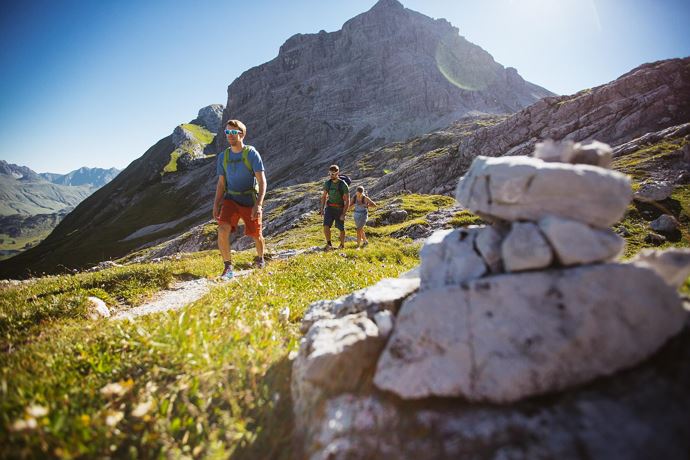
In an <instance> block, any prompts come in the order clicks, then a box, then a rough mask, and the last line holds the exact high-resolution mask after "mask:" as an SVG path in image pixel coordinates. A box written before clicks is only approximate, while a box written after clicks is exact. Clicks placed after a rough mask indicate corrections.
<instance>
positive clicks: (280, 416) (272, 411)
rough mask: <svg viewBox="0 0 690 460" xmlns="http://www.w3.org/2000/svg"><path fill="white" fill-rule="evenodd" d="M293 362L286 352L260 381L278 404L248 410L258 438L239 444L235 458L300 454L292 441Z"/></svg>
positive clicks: (284, 458) (281, 459)
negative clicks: (296, 452) (295, 451)
mask: <svg viewBox="0 0 690 460" xmlns="http://www.w3.org/2000/svg"><path fill="white" fill-rule="evenodd" d="M291 373H292V362H291V361H290V360H288V358H287V356H284V357H283V358H282V359H281V360H280V361H278V362H277V363H275V364H274V365H273V366H271V367H270V368H269V369H268V371H267V372H266V375H265V376H264V378H263V379H262V380H261V381H260V382H257V383H258V385H259V386H260V387H264V388H266V390H267V392H268V395H270V396H271V397H273V398H274V401H275V400H276V399H277V402H276V403H275V404H263V405H262V407H260V408H258V409H255V410H253V411H251V412H249V413H248V414H247V416H248V417H250V418H251V419H252V420H253V421H254V422H253V423H252V425H250V426H249V427H248V428H249V429H251V430H252V431H254V430H256V431H257V435H256V438H255V439H254V440H253V441H252V442H251V443H248V444H246V445H244V446H241V447H239V448H238V449H237V450H236V451H235V453H234V454H233V456H232V457H231V458H232V459H233V460H245V459H246V460H254V459H272V460H292V459H296V458H298V456H297V454H295V453H294V452H293V451H294V446H293V443H292V430H293V413H292V398H291V396H290V376H291Z"/></svg>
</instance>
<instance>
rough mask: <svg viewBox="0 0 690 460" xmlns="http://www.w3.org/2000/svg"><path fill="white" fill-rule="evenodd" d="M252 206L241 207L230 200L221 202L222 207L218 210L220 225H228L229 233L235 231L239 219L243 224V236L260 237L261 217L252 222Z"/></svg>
mask: <svg viewBox="0 0 690 460" xmlns="http://www.w3.org/2000/svg"><path fill="white" fill-rule="evenodd" d="M252 208H253V206H242V205H239V204H237V203H235V202H234V201H232V200H223V207H222V208H221V210H220V218H219V219H218V221H219V222H221V223H226V224H230V227H231V228H232V230H231V231H233V232H234V231H235V229H236V228H237V224H238V222H239V220H240V219H242V221H243V222H244V234H245V235H248V236H251V237H253V238H258V237H259V235H261V217H259V218H258V219H257V220H252Z"/></svg>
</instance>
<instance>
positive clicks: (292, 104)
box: [216, 1, 551, 184]
mask: <svg viewBox="0 0 690 460" xmlns="http://www.w3.org/2000/svg"><path fill="white" fill-rule="evenodd" d="M420 88H421V89H420ZM550 94H551V93H549V92H548V91H546V90H545V89H543V88H540V87H538V86H536V85H533V84H530V83H528V82H526V81H524V80H523V79H522V78H521V77H520V76H519V75H518V74H517V72H516V71H515V69H506V68H504V67H503V66H501V65H500V64H498V63H496V62H495V61H494V60H493V58H492V57H491V56H490V55H489V54H488V53H486V52H485V51H484V50H482V49H481V48H479V47H478V46H476V45H473V44H472V43H470V42H468V41H467V40H465V39H464V38H462V37H461V36H460V35H459V34H458V29H457V28H455V27H453V26H452V25H451V24H449V23H448V22H447V21H445V20H442V19H439V20H434V19H431V18H429V17H426V16H424V15H422V14H419V13H416V12H414V11H411V10H408V9H405V8H404V7H403V6H402V5H401V4H400V3H399V2H397V1H381V2H379V3H377V4H376V5H375V6H374V7H373V8H371V10H369V11H367V12H366V13H363V14H360V15H358V16H356V17H354V18H352V19H350V20H349V21H347V22H346V23H345V24H344V25H343V27H342V29H341V30H338V31H336V32H330V33H327V32H324V31H321V32H319V33H316V34H298V35H295V36H293V37H291V38H290V39H288V40H287V41H286V42H285V43H284V44H283V45H282V46H281V48H280V52H279V53H278V56H277V57H276V58H275V59H273V60H272V61H270V62H267V63H265V64H262V65H260V66H258V67H255V68H253V69H250V70H248V71H246V72H244V73H243V74H242V75H241V76H240V77H239V78H237V79H236V80H235V81H234V82H233V83H232V84H231V85H230V86H229V87H228V101H227V108H226V109H225V112H224V114H223V123H224V122H225V121H226V120H227V119H229V118H230V116H231V115H232V117H233V118H238V119H240V120H242V121H243V122H245V124H246V125H247V127H248V131H249V135H248V136H249V138H250V143H251V144H252V145H255V146H256V147H257V149H258V150H259V151H260V152H261V154H262V156H263V158H264V161H265V162H266V164H267V165H271V167H270V169H268V168H267V173H268V175H269V183H274V184H278V183H282V181H286V180H296V181H299V180H303V179H307V180H313V175H314V173H315V172H316V171H319V172H320V171H322V170H323V166H327V165H328V164H329V163H333V162H335V161H337V160H338V158H347V157H350V156H351V154H352V153H353V152H357V151H364V150H370V149H371V148H372V147H375V146H379V145H382V144H383V143H385V142H387V141H393V140H404V139H407V138H408V137H411V136H414V135H419V134H422V133H426V132H429V131H431V130H433V129H437V128H441V127H444V126H447V125H448V124H450V123H451V122H453V121H455V120H457V119H458V118H460V117H461V116H463V115H465V114H467V113H469V112H484V113H506V112H514V111H517V110H520V109H522V108H523V107H526V106H527V105H529V104H531V103H533V102H535V101H536V100H538V99H539V98H541V97H544V96H547V95H550ZM307 132H308V133H309V136H304V135H303V133H307ZM217 142H218V143H217V145H216V147H217V151H220V150H222V148H224V147H225V142H226V140H225V137H224V136H218V137H217ZM285 145H293V146H296V147H295V148H294V149H292V148H291V149H288V150H286V149H285V148H284V146H285ZM307 159H308V161H307ZM295 164H306V165H309V166H311V165H313V169H312V170H308V169H305V168H299V169H295V168H292V165H295ZM286 168H290V169H289V170H290V172H291V174H289V175H286V174H285V171H286Z"/></svg>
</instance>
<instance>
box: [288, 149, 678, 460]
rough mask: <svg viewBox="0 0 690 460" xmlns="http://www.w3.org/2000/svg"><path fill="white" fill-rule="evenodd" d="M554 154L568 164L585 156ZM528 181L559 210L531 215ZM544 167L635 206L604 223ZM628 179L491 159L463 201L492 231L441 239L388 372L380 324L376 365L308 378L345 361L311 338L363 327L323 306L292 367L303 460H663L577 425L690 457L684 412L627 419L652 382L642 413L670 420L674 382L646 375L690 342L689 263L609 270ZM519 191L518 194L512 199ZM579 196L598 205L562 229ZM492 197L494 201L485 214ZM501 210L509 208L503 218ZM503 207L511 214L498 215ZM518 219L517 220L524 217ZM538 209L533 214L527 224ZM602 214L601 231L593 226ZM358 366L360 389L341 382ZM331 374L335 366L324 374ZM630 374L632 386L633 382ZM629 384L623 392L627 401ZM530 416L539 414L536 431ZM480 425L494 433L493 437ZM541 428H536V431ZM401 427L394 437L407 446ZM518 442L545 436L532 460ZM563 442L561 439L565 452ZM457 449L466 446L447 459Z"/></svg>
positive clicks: (423, 269)
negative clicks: (623, 452) (611, 427)
mask: <svg viewBox="0 0 690 460" xmlns="http://www.w3.org/2000/svg"><path fill="white" fill-rule="evenodd" d="M590 145H593V150H594V151H590V152H589V153H588V154H587V155H575V156H572V155H571V156H570V158H571V159H573V158H578V159H579V160H577V161H584V162H586V163H591V162H592V161H593V159H594V160H596V162H597V163H598V162H599V160H600V159H601V158H605V157H606V156H607V154H606V152H609V153H610V151H611V150H610V148H609V147H608V146H607V145H602V144H596V143H595V144H590ZM552 147H554V148H558V149H560V150H561V151H563V152H565V151H568V150H569V148H570V147H572V146H570V147H568V146H561V145H553V146H552ZM560 159H561V160H563V159H564V157H561V158H560ZM551 160H553V158H551ZM603 164H606V162H603ZM525 165H527V166H528V168H527V169H528V170H532V169H531V168H536V170H537V172H534V174H532V175H531V180H530V182H532V183H540V184H542V185H541V186H540V187H541V188H540V189H539V190H540V192H541V193H542V194H544V195H545V196H551V197H553V202H551V203H548V204H541V205H540V206H534V207H532V208H530V205H529V204H528V203H529V202H530V199H529V197H530V193H529V192H530V191H531V188H530V187H529V186H524V185H523V182H524V181H522V179H523V172H524V169H526V168H525ZM544 165H550V166H558V168H559V170H561V171H562V172H564V173H573V174H576V175H578V176H585V177H586V176H587V174H589V173H595V174H596V177H597V178H598V179H597V180H593V181H592V187H593V189H594V190H597V185H595V184H597V183H609V182H610V183H614V184H617V183H619V181H622V182H621V186H620V189H616V191H615V193H618V194H619V195H622V197H623V200H622V203H617V204H616V205H615V206H613V207H612V208H611V209H609V210H608V211H606V212H601V209H600V208H601V204H600V203H599V201H600V199H601V197H598V196H596V194H591V195H588V193H589V192H591V189H589V190H587V189H586V188H583V187H581V185H580V184H579V183H578V182H577V181H568V180H561V181H553V182H550V181H549V180H547V179H545V178H548V177H549V176H550V174H552V171H553V169H552V168H550V167H543V168H542V166H544ZM511 168H512V169H511ZM583 168H584V169H583ZM583 171H586V172H584V173H583ZM482 175H483V176H482ZM540 175H543V176H544V178H540ZM485 176H486V177H491V181H490V182H491V184H490V186H488V185H487V181H485V180H483V179H477V182H478V183H481V184H484V185H485V186H484V187H482V186H475V187H467V185H466V184H467V181H470V183H473V182H474V181H475V179H476V178H477V177H480V178H481V177H485ZM620 176H621V175H620V174H618V173H616V172H613V171H609V170H606V169H605V168H601V167H599V166H592V165H589V164H588V165H582V164H579V163H578V164H567V163H562V162H549V163H546V162H544V161H543V160H539V159H534V158H532V159H527V158H525V159H522V158H510V157H507V158H499V159H493V160H492V162H489V163H487V162H486V159H484V158H478V159H477V160H476V161H475V163H474V165H473V166H472V168H471V169H470V171H469V172H468V173H467V175H466V176H465V178H464V179H463V180H462V181H461V182H460V184H459V186H458V196H457V198H458V200H459V201H460V204H462V205H465V206H467V207H468V208H469V210H470V211H472V212H480V211H483V212H484V213H486V215H487V217H488V218H489V219H493V220H495V224H494V225H493V226H490V227H471V228H466V229H456V230H450V231H440V232H437V233H435V234H434V235H432V236H431V237H430V238H429V240H428V241H427V244H426V245H425V246H424V248H423V249H422V251H421V259H422V262H421V265H420V269H419V272H418V273H419V276H420V280H419V284H420V287H419V290H417V291H416V292H413V293H412V292H410V291H407V292H405V294H404V297H405V299H404V300H403V301H402V305H401V306H400V309H399V312H398V313H397V316H395V318H393V317H391V318H390V319H391V324H392V325H393V330H392V332H391V333H390V338H389V339H388V340H387V342H386V344H385V347H384V348H383V352H382V353H381V354H380V356H372V353H373V350H376V349H377V347H379V346H380V343H381V337H382V336H383V335H384V334H378V333H374V326H375V323H374V321H372V322H371V323H368V327H369V328H371V333H370V334H360V335H361V336H358V339H357V343H359V344H360V345H359V347H360V348H358V349H359V350H366V352H364V351H360V352H358V353H356V356H357V360H354V359H352V357H353V354H352V352H348V351H345V350H343V352H342V353H343V356H342V357H340V358H335V357H334V356H332V357H330V358H329V360H330V361H331V362H332V363H339V366H334V367H336V368H337V369H338V371H335V370H334V371H333V372H334V374H333V375H335V376H336V377H335V378H333V379H329V378H328V376H327V375H321V374H319V379H318V381H317V379H314V378H308V377H306V373H305V372H304V369H305V367H306V366H307V365H308V363H309V357H310V356H311V355H312V354H314V353H316V355H317V356H325V354H328V353H336V354H337V353H338V352H337V351H334V347H336V345H337V343H338V340H337V339H329V340H328V341H327V342H328V346H326V345H318V344H316V341H314V340H311V339H310V337H312V335H313V334H316V335H320V334H321V332H319V331H320V328H322V327H326V328H327V329H328V336H329V337H340V334H344V335H346V336H348V335H350V334H349V333H348V332H347V331H349V330H350V328H351V326H349V324H350V322H351V321H353V320H355V318H357V316H356V315H357V314H358V313H357V312H353V314H351V315H350V317H348V319H345V318H342V320H341V321H342V322H341V323H335V322H333V321H334V320H333V319H331V318H332V317H333V316H334V313H333V311H334V307H335V304H333V303H330V304H329V303H328V302H320V303H317V304H315V305H320V307H319V308H318V309H315V310H318V311H319V312H320V314H319V315H312V318H310V319H309V320H308V321H307V322H306V324H305V329H307V331H308V332H307V335H306V338H305V341H304V343H303V344H302V346H301V347H300V352H299V353H298V356H297V359H296V361H295V363H294V365H293V382H292V385H293V398H294V401H295V406H294V407H295V417H296V427H297V430H296V433H297V436H298V440H299V442H300V443H301V445H303V446H304V448H305V454H306V456H307V457H308V458H371V457H372V456H373V457H378V456H382V457H386V458H409V457H413V456H415V455H421V449H422V447H421V446H424V447H426V448H427V450H426V452H425V454H424V456H425V458H454V457H457V456H467V457H484V456H486V455H488V454H487V452H489V453H492V454H491V455H490V456H491V457H493V456H508V457H511V458H512V457H515V458H532V457H533V456H535V455H536V456H541V457H545V458H555V457H559V456H562V454H563V451H562V450H561V449H562V445H563V444H562V443H565V444H569V443H580V444H579V445H580V450H581V451H582V452H587V454H586V455H585V454H583V455H585V456H593V457H596V458H607V455H613V457H617V455H616V454H615V452H616V451H617V450H619V449H620V448H619V447H615V448H613V447H612V446H613V445H615V446H629V445H635V446H637V447H636V448H637V449H642V450H640V451H637V452H636V454H637V455H642V456H647V455H651V454H652V453H655V450H654V449H657V448H659V446H657V444H656V443H640V442H639V432H637V431H636V430H634V429H621V430H619V431H617V432H616V434H615V436H613V437H612V439H609V438H606V440H605V441H603V439H604V438H597V437H594V436H590V435H589V434H587V433H584V432H581V431H578V430H577V429H576V430H573V429H572V428H567V426H569V425H568V424H569V423H570V422H569V421H572V420H578V422H577V423H579V424H580V426H588V427H596V428H593V429H594V430H595V431H598V430H602V429H605V428H604V427H605V426H607V425H606V424H607V423H611V422H613V423H621V424H622V425H621V426H628V427H629V426H630V424H631V423H634V424H635V426H637V427H639V429H640V430H651V431H653V427H654V426H656V424H657V423H661V422H660V420H664V422H663V423H667V424H668V425H667V426H668V427H673V428H671V429H672V430H674V433H675V435H674V437H669V438H668V439H667V442H668V444H666V445H664V446H663V449H664V450H665V451H666V452H669V453H670V454H671V456H672V457H674V458H683V456H684V455H687V453H688V452H690V450H689V449H690V447H689V445H688V443H687V442H685V441H683V439H685V438H684V437H685V436H688V435H690V430H689V429H688V426H687V424H686V423H685V416H684V415H683V412H682V411H673V412H672V413H668V412H664V411H656V410H655V411H654V412H653V416H650V417H647V416H642V415H639V416H631V415H630V413H629V412H627V411H625V410H623V408H624V407H625V406H624V405H619V406H617V407H616V404H619V400H618V398H619V397H620V395H622V394H626V395H628V394H627V393H625V391H623V393H621V390H622V389H623V388H628V387H627V386H626V385H627V383H628V382H629V381H633V382H636V383H635V385H638V384H639V385H644V384H643V383H642V382H644V379H645V377H643V376H645V375H648V376H649V375H651V377H646V378H650V381H653V382H654V387H653V388H651V389H650V388H648V389H647V391H648V392H647V393H646V394H645V395H644V396H639V397H638V398H633V401H634V402H633V403H632V404H633V405H635V404H638V405H653V406H655V407H657V406H665V407H670V406H672V405H673V403H672V402H671V399H672V398H669V397H667V395H666V394H665V393H664V391H665V390H664V389H665V388H667V385H669V384H670V382H673V377H669V376H664V375H660V374H659V373H658V372H656V371H654V370H650V368H652V369H653V365H650V364H649V362H647V364H643V363H645V361H646V360H648V359H649V358H650V357H652V356H654V354H655V353H657V352H658V350H660V349H661V348H662V347H663V346H664V344H666V343H668V342H669V340H672V339H673V337H677V336H678V335H679V334H680V333H681V331H682V330H683V329H684V328H685V327H686V324H687V316H688V315H687V311H686V310H685V309H684V308H683V301H682V298H681V297H680V296H679V295H678V293H677V292H676V288H677V287H678V286H679V285H680V284H681V283H682V282H683V281H684V280H685V279H686V277H687V275H688V273H690V251H688V250H675V249H672V250H668V251H665V252H661V253H659V252H654V253H643V254H641V255H640V256H639V257H638V258H637V259H635V260H633V261H631V262H629V263H615V262H611V260H612V259H614V258H615V257H616V256H617V255H618V254H619V253H620V251H621V249H622V241H621V239H620V237H619V236H617V235H616V234H614V233H613V232H611V231H610V230H608V229H606V228H602V227H604V226H605V225H606V224H604V223H603V222H609V220H608V219H612V217H611V216H616V215H620V210H619V209H618V208H620V207H621V206H622V207H625V206H627V204H628V203H629V202H630V200H631V190H630V185H629V182H627V179H625V180H623V178H621V177H620ZM516 178H517V186H512V184H513V182H512V181H513V180H514V179H516ZM542 181H543V182H542ZM463 182H464V183H463ZM511 186H512V188H511ZM568 187H570V189H569V188H568ZM487 190H490V191H493V190H499V191H505V190H512V191H513V193H512V194H508V193H505V194H503V195H502V194H501V192H497V193H496V194H494V193H489V192H487ZM525 190H527V193H525ZM602 190H603V189H602ZM568 192H570V193H568ZM561 194H562V196H563V197H564V198H563V199H561ZM578 194H582V195H585V196H588V197H589V199H588V200H583V201H582V203H581V207H582V208H583V209H581V210H580V211H579V212H578V213H575V212H573V213H571V215H570V217H569V218H566V217H564V214H565V213H563V212H562V209H561V208H560V206H559V202H561V203H562V206H567V203H568V201H569V200H571V199H573V197H576V196H577V195H578ZM487 195H488V196H490V197H491V199H485V198H486V196H487ZM494 196H497V197H499V198H498V199H496V200H495V199H493V197H494ZM501 197H512V199H511V200H508V199H506V200H505V201H506V202H505V203H504V202H502V201H501ZM525 197H527V199H526V200H525ZM496 201H499V204H500V205H502V206H505V207H506V208H508V211H506V210H505V209H503V208H499V210H498V211H496V210H494V209H493V206H495V205H496ZM487 206H488V207H487ZM510 206H515V207H516V208H517V209H518V210H519V212H518V213H516V214H513V213H512V210H511V208H510ZM588 207H591V208H592V209H587V208H588ZM525 209H529V210H530V211H529V212H528V213H523V212H524V210H525ZM595 214H596V215H598V216H599V217H598V219H601V220H592V219H591V216H592V215H595ZM593 224H594V225H593ZM581 246H585V247H584V248H581ZM360 296H362V295H361V294H360ZM363 297H366V296H363ZM401 297H402V294H401ZM341 310H342V308H341ZM357 311H366V312H367V314H366V317H367V318H371V317H372V316H373V317H374V318H375V317H376V307H373V306H371V305H370V306H369V307H366V306H365V305H359V306H358V308H357ZM395 311H396V310H390V311H387V313H388V314H389V315H392V314H394V313H395ZM359 314H360V315H361V313H359ZM353 315H354V316H353ZM321 318H324V319H321ZM339 324H340V325H339ZM387 330H388V327H387V328H386V331H387ZM339 331H340V332H339ZM688 334H690V333H689V332H686V333H685V336H688ZM678 340H681V341H684V342H685V343H686V345H685V349H684V350H683V353H685V354H687V353H689V352H690V351H688V350H690V347H688V346H687V344H688V343H690V342H688V340H687V337H686V338H685V339H678ZM365 344H366V345H365ZM317 348H321V349H322V350H323V352H322V353H319V352H317V351H316V349H317ZM336 348H337V347H336ZM345 362H346V363H347V364H348V366H349V370H350V372H351V374H352V375H356V376H358V378H359V381H358V382H356V383H355V382H351V381H349V380H348V379H341V378H340V377H338V375H339V374H338V372H340V369H342V367H341V366H342V365H343V363H345ZM355 362H358V363H360V364H359V367H357V369H353V368H352V366H353V365H354V364H353V363H355ZM374 367H375V371H374V372H373V373H372V372H371V371H370V369H372V368H374ZM318 368H319V369H327V368H329V365H328V364H326V363H323V362H319V363H318ZM626 369H633V370H630V371H627V372H628V374H627V375H625V376H621V373H622V372H626ZM682 372H683V375H684V377H683V378H684V380H683V381H684V382H690V366H684V367H683V371H682ZM619 379H622V380H624V381H625V384H624V385H623V386H621V385H619V383H618V382H619V381H621V380H619ZM341 380H342V381H344V382H346V383H347V384H343V385H337V384H336V387H333V384H332V382H333V381H336V382H337V381H341ZM323 382H329V383H328V384H324V383H323ZM585 385H588V386H589V387H585ZM672 385H675V383H673V384H672ZM681 386H682V385H681ZM592 388H594V390H592ZM638 388H639V387H638ZM678 388H680V387H678ZM592 391H594V392H593V393H592ZM593 394H594V395H596V396H594V397H593ZM545 395H548V396H545ZM626 397H627V398H629V396H626ZM439 398H443V399H441V400H439ZM540 398H541V399H540ZM574 401H577V403H573V402H574ZM484 404H491V405H490V406H485V405H484ZM581 404H583V405H585V407H586V408H587V409H586V410H583V409H582V407H580V405H581ZM679 404H681V405H683V406H684V407H690V398H688V397H687V396H684V397H682V398H681V400H680V401H679ZM525 407H530V409H529V410H528V412H529V414H532V415H530V416H529V417H526V415H525V412H524V411H525V409H524V408H525ZM612 407H616V410H612ZM604 413H608V414H609V415H610V417H611V418H609V417H603V416H602V415H601V414H604ZM470 414H475V416H476V417H481V422H480V421H479V420H480V419H478V418H474V417H475V416H473V415H470ZM480 414H481V415H480ZM535 414H536V415H535ZM533 416H536V417H538V421H535V422H534V423H535V425H530V423H529V422H528V419H529V418H530V417H533ZM432 420H433V422H431V421H432ZM428 423H432V424H431V425H429V424H428ZM542 423H547V424H548V423H553V425H554V426H551V425H547V426H548V430H549V431H548V432H547V431H546V430H545V429H542V428H540V427H543V426H544V425H542ZM388 424H392V425H393V426H395V434H393V432H391V428H390V426H389V425H388ZM478 424H479V425H478ZM480 425H481V426H480ZM424 426H426V427H427V428H426V430H423V429H422V428H421V427H424ZM441 427H443V428H441ZM415 429H417V430H420V429H421V430H422V432H424V437H423V438H424V439H425V440H428V442H426V441H422V439H421V438H419V437H416V438H414V440H411V439H410V438H408V437H407V435H412V436H413V437H414V431H413V430H415ZM515 430H517V431H518V432H520V433H529V436H534V437H533V438H529V439H530V440H529V441H523V444H521V446H522V450H519V451H514V450H511V449H513V447H509V446H514V442H516V441H514V438H513V435H514V434H515ZM554 430H555V431H554ZM554 432H557V433H561V434H560V435H559V436H561V437H562V439H560V440H559V442H558V443H557V442H555V441H554V436H555V435H554V434H553V433H554ZM681 432H682V433H683V435H679V433H681ZM480 433H481V434H480ZM537 433H539V434H537ZM449 439H457V440H458V441H457V442H458V443H459V444H457V445H456V444H453V443H451V444H450V445H449V444H447V442H448V440H449ZM374 440H377V441H376V442H374ZM525 443H526V444H525ZM626 448H627V447H626ZM506 449H507V450H506ZM602 455H603V457H602ZM565 456H566V457H568V456H569V455H565Z"/></svg>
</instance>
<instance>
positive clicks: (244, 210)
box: [213, 120, 266, 279]
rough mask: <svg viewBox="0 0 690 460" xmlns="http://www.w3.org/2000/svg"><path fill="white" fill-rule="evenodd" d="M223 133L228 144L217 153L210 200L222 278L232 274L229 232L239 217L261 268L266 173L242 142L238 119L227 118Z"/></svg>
mask: <svg viewBox="0 0 690 460" xmlns="http://www.w3.org/2000/svg"><path fill="white" fill-rule="evenodd" d="M225 128H226V129H225V135H226V136H227V139H228V144H230V147H228V148H227V149H225V151H223V152H221V153H219V154H218V159H217V161H216V175H217V176H218V183H217V185H216V196H215V199H214V201H213V218H214V219H216V221H217V222H218V249H219V250H220V253H221V255H222V256H223V262H224V268H223V273H222V274H221V275H220V276H221V278H223V279H231V278H232V277H233V271H232V259H231V253H230V233H232V232H234V231H235V229H236V228H237V224H238V222H239V220H240V219H242V221H243V222H244V234H245V235H249V236H251V237H252V238H253V239H254V242H255V243H256V257H255V258H254V264H255V266H256V267H257V268H263V267H264V265H265V262H264V237H263V235H262V233H261V219H262V214H263V203H264V196H265V195H266V175H265V174H264V164H263V161H262V160H261V155H259V152H257V151H256V149H255V148H254V147H252V146H250V145H244V138H245V136H246V135H247V127H246V126H245V125H244V123H242V122H241V121H239V120H229V121H228V123H227V125H226V127H225Z"/></svg>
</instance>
